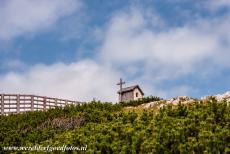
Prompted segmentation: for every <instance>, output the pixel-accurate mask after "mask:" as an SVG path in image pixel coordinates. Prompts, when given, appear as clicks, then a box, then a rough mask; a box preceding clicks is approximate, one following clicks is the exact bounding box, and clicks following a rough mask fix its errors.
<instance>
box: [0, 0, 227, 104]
mask: <svg viewBox="0 0 230 154" xmlns="http://www.w3.org/2000/svg"><path fill="white" fill-rule="evenodd" d="M120 77H122V78H123V79H124V80H125V81H126V86H130V85H134V84H139V85H140V86H141V88H142V89H143V91H144V92H145V94H146V95H147V96H148V95H154V96H160V97H163V98H169V97H176V96H178V95H189V96H192V97H197V98H199V97H201V96H205V95H211V94H217V93H223V92H225V91H229V90H230V0H202V1H201V0H164V1H162V0H125V1H124V0H113V1H108V0H52V1H50V0H39V1H38V0H0V93H25V94H35V95H45V96H50V97H59V98H67V99H74V100H79V101H89V100H92V99H93V98H96V99H99V100H103V101H116V100H117V94H116V91H117V90H118V87H117V86H116V83H117V82H118V80H119V78H120Z"/></svg>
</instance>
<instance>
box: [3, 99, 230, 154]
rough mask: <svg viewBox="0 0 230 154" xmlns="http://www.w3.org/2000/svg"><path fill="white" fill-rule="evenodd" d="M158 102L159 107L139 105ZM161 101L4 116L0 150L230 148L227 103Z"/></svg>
mask: <svg viewBox="0 0 230 154" xmlns="http://www.w3.org/2000/svg"><path fill="white" fill-rule="evenodd" d="M154 101H158V106H156V105H153V106H149V107H148V108H143V107H141V106H143V105H140V104H142V103H144V104H146V103H149V102H154ZM159 102H161V101H159V99H158V98H153V97H152V98H145V99H143V100H139V101H131V102H127V103H119V104H111V103H101V102H91V103H88V104H84V105H81V106H69V107H65V108H64V109H51V110H48V111H46V112H42V111H40V112H28V113H24V114H19V115H10V116H0V148H1V149H0V150H1V151H2V152H9V153H10V152H12V151H3V150H4V149H3V147H6V146H35V145H41V146H47V145H49V146H63V145H69V146H78V147H79V146H86V145H87V150H86V151H84V152H86V153H93V152H99V153H229V152H230V106H229V105H228V104H227V102H225V101H219V102H217V101H216V100H215V99H214V98H209V99H206V100H204V101H199V100H194V101H193V102H192V103H188V104H181V103H178V105H172V104H167V105H164V106H161V107H159V106H160V103H159ZM155 104H156V103H155ZM127 106H128V107H127ZM133 106H136V107H133ZM35 152H36V151H35ZM73 152H74V153H78V152H79V151H73Z"/></svg>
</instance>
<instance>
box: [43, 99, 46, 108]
mask: <svg viewBox="0 0 230 154" xmlns="http://www.w3.org/2000/svg"><path fill="white" fill-rule="evenodd" d="M43 110H46V97H44V98H43Z"/></svg>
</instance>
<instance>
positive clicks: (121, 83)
mask: <svg viewBox="0 0 230 154" xmlns="http://www.w3.org/2000/svg"><path fill="white" fill-rule="evenodd" d="M123 84H125V82H123V81H122V78H120V81H119V83H117V85H119V86H120V93H119V101H120V102H121V101H122V99H121V92H122V85H123Z"/></svg>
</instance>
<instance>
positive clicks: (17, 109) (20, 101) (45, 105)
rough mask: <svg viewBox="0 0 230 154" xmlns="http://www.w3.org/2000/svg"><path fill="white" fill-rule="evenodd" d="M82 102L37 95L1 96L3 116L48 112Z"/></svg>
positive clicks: (0, 105) (0, 102) (0, 107)
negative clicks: (40, 111)
mask: <svg viewBox="0 0 230 154" xmlns="http://www.w3.org/2000/svg"><path fill="white" fill-rule="evenodd" d="M80 103H81V102H78V101H70V100H65V99H58V98H51V97H43V96H36V95H20V94H0V109H1V115H8V114H13V113H21V112H26V111H37V110H47V109H51V108H55V107H64V106H66V105H71V104H73V105H79V104H80Z"/></svg>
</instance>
